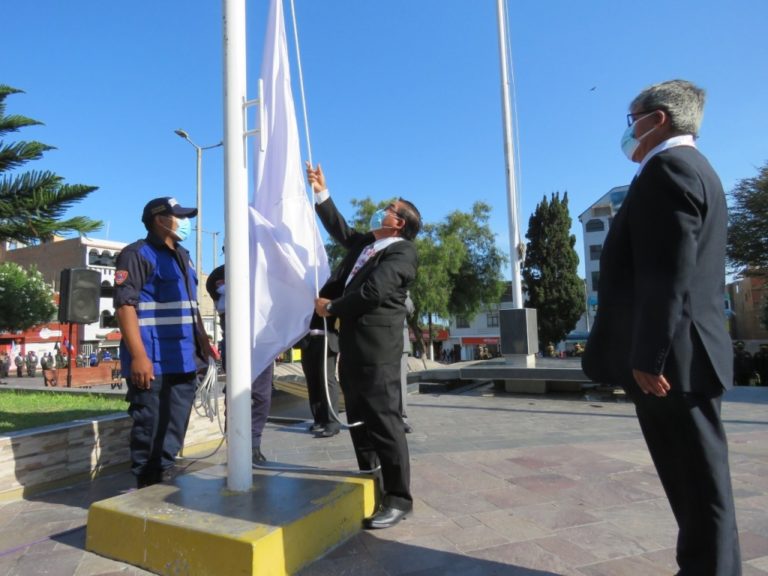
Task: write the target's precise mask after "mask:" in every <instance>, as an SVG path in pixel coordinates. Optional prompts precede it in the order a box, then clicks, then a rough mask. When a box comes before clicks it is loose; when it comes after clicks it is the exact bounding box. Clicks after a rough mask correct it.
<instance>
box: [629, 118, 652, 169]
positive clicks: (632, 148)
mask: <svg viewBox="0 0 768 576" xmlns="http://www.w3.org/2000/svg"><path fill="white" fill-rule="evenodd" d="M651 114H655V112H649V113H648V114H646V115H644V116H641V117H640V118H638V119H636V120H635V121H634V122H632V124H630V125H629V126H627V129H626V130H624V134H622V136H621V150H622V152H624V154H625V156H626V157H627V158H629V159H630V160H631V161H634V160H632V157H633V156H634V155H635V152H636V151H637V148H638V146H640V141H641V140H642V139H643V138H645V137H646V136H648V134H650V133H651V132H653V131H654V130H656V126H654V127H653V128H651V129H650V130H648V131H647V132H646V133H645V134H643V135H641V136H635V124H637V123H638V121H640V120H642V119H643V118H648V116H650V115H651Z"/></svg>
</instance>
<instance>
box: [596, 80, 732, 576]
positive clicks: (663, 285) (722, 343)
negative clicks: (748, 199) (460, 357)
mask: <svg viewBox="0 0 768 576" xmlns="http://www.w3.org/2000/svg"><path fill="white" fill-rule="evenodd" d="M703 107H704V91H703V90H701V89H699V88H697V87H696V86H694V85H693V84H691V83H689V82H686V81H682V80H673V81H669V82H664V83H661V84H656V85H654V86H651V87H649V88H647V89H645V90H644V91H643V92H641V93H640V94H639V95H638V96H637V97H636V98H635V99H634V100H633V101H632V103H631V105H630V107H629V110H630V113H629V114H628V115H627V124H628V125H629V127H628V128H627V131H626V132H625V135H624V138H623V139H622V149H623V150H624V152H625V154H626V155H627V157H628V158H630V159H631V160H632V161H633V162H638V163H639V164H640V168H639V170H638V172H637V175H636V176H635V178H634V180H633V181H632V184H631V185H630V188H629V192H628V194H627V197H626V199H625V200H624V203H623V205H622V206H621V208H620V209H619V211H618V213H617V214H616V216H615V218H614V220H613V223H612V225H611V229H610V231H609V233H608V236H607V237H606V240H605V245H604V246H603V251H602V255H601V258H600V280H599V287H598V296H599V300H598V301H599V309H598V313H597V318H596V320H595V324H594V326H593V328H592V333H591V334H590V337H589V341H588V343H587V347H586V350H585V354H584V356H583V360H582V365H583V367H584V371H585V373H586V374H587V375H588V376H589V377H590V378H591V379H593V380H595V381H598V382H606V383H611V384H619V385H621V386H622V387H624V389H625V390H626V391H627V393H628V395H629V396H630V397H631V399H632V400H633V402H634V404H635V410H636V412H637V416H638V421H639V423H640V428H641V429H642V432H643V435H644V437H645V440H646V443H647V445H648V449H649V451H650V453H651V457H652V459H653V462H654V465H655V466H656V470H657V472H658V474H659V478H660V480H661V483H662V485H663V486H664V490H665V491H666V494H667V498H668V499H669V503H670V506H671V508H672V512H673V514H674V516H675V519H676V520H677V524H678V528H679V532H678V539H677V562H678V565H679V566H680V571H679V572H678V574H681V575H686V576H693V575H695V576H707V575H717V576H726V575H728V576H731V575H736V574H741V560H740V553H739V540H738V533H737V529H736V517H735V512H734V504H733V491H732V488H731V478H730V471H729V467H728V444H727V440H726V436H725V431H724V430H723V425H722V422H721V419H720V400H721V396H722V394H723V391H724V390H725V389H728V388H730V387H731V385H732V382H733V360H732V356H731V343H730V338H729V336H728V333H727V331H726V321H725V311H724V301H723V298H724V280H725V246H726V229H727V220H728V215H727V209H726V203H725V196H724V194H723V188H722V185H721V183H720V180H719V178H718V177H717V174H715V172H714V170H713V169H712V167H711V166H710V164H709V162H707V160H706V158H704V156H702V155H701V153H700V152H699V151H698V150H697V149H696V144H695V140H694V138H695V136H696V135H697V133H698V129H699V125H700V123H701V117H702V113H703Z"/></svg>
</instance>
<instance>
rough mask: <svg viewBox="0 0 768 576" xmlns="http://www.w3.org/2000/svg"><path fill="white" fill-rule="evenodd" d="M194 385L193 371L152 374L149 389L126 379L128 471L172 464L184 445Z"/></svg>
mask: <svg viewBox="0 0 768 576" xmlns="http://www.w3.org/2000/svg"><path fill="white" fill-rule="evenodd" d="M196 387H197V379H196V376H195V373H194V372H189V373H186V374H162V375H159V376H155V379H154V380H153V381H152V385H151V387H150V388H149V389H148V390H140V389H138V388H136V386H134V385H133V384H131V383H130V380H129V383H128V394H127V396H126V400H127V401H128V402H130V406H129V407H128V414H129V415H130V417H131V418H132V419H133V427H132V428H131V442H130V448H131V471H132V472H133V473H134V474H135V475H136V476H145V475H148V474H151V473H154V472H157V471H162V470H167V469H169V468H171V467H173V465H174V462H175V460H176V455H177V454H178V453H179V451H180V450H181V448H182V446H183V445H184V436H185V434H186V432H187V423H188V421H189V415H190V412H191V410H192V404H193V403H194V400H195V390H196Z"/></svg>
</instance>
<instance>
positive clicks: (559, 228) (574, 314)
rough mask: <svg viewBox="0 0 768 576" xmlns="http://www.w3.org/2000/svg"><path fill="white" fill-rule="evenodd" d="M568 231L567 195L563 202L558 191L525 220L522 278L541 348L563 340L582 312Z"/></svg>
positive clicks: (572, 240)
mask: <svg viewBox="0 0 768 576" xmlns="http://www.w3.org/2000/svg"><path fill="white" fill-rule="evenodd" d="M570 230H571V216H570V214H569V213H568V193H567V192H566V193H565V194H563V198H562V200H561V199H560V193H559V192H558V193H556V194H552V197H551V200H550V201H547V197H546V196H545V197H544V199H543V200H542V201H541V203H539V205H538V206H536V210H535V211H534V213H533V215H531V218H530V220H529V221H528V233H527V234H526V235H525V237H526V238H527V239H528V243H527V244H526V253H525V263H524V264H523V270H522V275H523V280H524V283H525V287H526V290H527V293H528V306H530V307H531V308H536V310H537V318H538V324H539V343H540V345H541V347H542V349H544V347H546V345H547V344H550V343H551V344H554V343H556V342H559V341H561V340H563V339H564V338H565V337H566V335H567V334H568V333H569V332H570V331H571V330H573V329H574V327H575V326H576V323H577V322H578V320H579V317H580V316H581V315H582V313H583V312H584V306H585V305H584V283H583V281H582V279H581V278H579V276H578V274H577V268H578V265H579V256H578V254H576V250H575V249H574V246H575V244H576V237H575V236H574V235H572V234H571V233H570Z"/></svg>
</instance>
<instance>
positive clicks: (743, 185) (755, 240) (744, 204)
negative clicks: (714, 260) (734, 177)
mask: <svg viewBox="0 0 768 576" xmlns="http://www.w3.org/2000/svg"><path fill="white" fill-rule="evenodd" d="M730 197H731V205H730V208H729V210H728V211H729V222H728V263H729V264H730V266H731V268H732V269H733V270H734V271H736V272H738V273H739V274H741V275H745V276H764V275H766V274H768V249H766V246H768V162H767V163H766V164H765V165H763V167H762V168H760V170H759V173H758V175H757V176H755V177H754V178H744V179H743V180H740V181H739V182H738V183H737V184H736V187H735V188H734V189H733V190H732V191H731V193H730Z"/></svg>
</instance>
